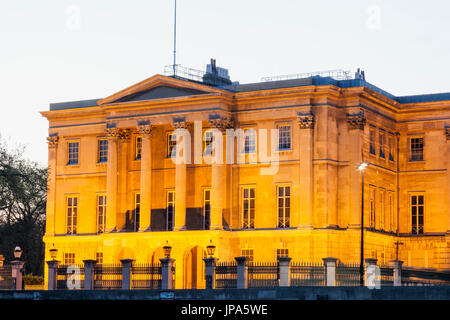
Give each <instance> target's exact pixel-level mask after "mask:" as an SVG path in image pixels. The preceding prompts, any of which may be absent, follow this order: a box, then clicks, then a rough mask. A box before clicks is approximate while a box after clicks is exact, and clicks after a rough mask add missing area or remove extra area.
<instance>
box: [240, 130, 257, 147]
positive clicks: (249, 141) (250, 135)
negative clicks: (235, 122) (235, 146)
mask: <svg viewBox="0 0 450 320" xmlns="http://www.w3.org/2000/svg"><path fill="white" fill-rule="evenodd" d="M255 152H256V130H255V129H254V128H246V129H244V150H243V153H255Z"/></svg>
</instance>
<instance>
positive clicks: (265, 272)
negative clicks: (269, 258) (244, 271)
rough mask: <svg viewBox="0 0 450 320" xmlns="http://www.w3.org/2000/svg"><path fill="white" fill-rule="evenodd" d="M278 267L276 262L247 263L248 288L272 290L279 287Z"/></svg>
mask: <svg viewBox="0 0 450 320" xmlns="http://www.w3.org/2000/svg"><path fill="white" fill-rule="evenodd" d="M279 273H280V271H279V267H278V263H277V262H249V264H248V284H247V286H248V287H249V288H274V287H278V285H279Z"/></svg>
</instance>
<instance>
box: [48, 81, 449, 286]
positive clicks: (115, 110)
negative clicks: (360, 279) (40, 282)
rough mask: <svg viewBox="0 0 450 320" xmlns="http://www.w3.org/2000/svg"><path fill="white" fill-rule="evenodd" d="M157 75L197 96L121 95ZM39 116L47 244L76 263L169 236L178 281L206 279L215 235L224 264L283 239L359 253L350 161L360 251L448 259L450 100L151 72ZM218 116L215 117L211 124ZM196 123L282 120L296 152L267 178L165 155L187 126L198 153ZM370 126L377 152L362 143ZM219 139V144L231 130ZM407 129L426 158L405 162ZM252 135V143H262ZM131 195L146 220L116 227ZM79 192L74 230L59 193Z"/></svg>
mask: <svg viewBox="0 0 450 320" xmlns="http://www.w3.org/2000/svg"><path fill="white" fill-rule="evenodd" d="M161 85H165V86H173V87H177V88H181V89H183V88H190V89H196V90H199V91H203V92H204V93H203V94H199V95H188V96H183V97H176V98H165V99H154V100H146V101H125V102H123V101H122V100H121V101H122V102H117V101H118V100H119V99H120V98H123V97H126V96H127V95H130V94H133V93H136V92H139V91H140V90H150V89H152V88H156V87H158V86H161ZM42 114H43V115H44V116H45V117H47V119H48V120H49V124H50V129H49V181H48V186H49V188H48V203H47V227H46V234H45V236H44V242H45V244H46V248H47V250H46V256H45V258H46V260H50V257H49V253H48V248H50V247H51V246H52V245H53V244H54V246H55V247H56V248H57V249H58V260H60V261H61V262H62V263H64V255H65V254H67V253H73V254H74V255H75V263H77V264H78V263H82V261H83V260H85V259H96V257H98V256H97V254H98V253H102V255H103V263H104V264H108V263H118V262H119V261H120V259H124V258H131V259H134V260H135V261H136V262H137V263H144V262H157V261H159V258H161V257H162V255H163V254H162V246H164V245H165V244H166V243H167V242H168V243H169V244H170V245H171V246H172V247H173V249H172V258H174V259H175V260H176V288H201V287H204V270H203V261H202V259H203V258H204V257H205V255H206V252H205V249H206V246H207V245H208V244H210V242H211V241H212V243H213V244H214V245H215V246H216V247H217V249H216V254H215V255H216V257H217V258H219V261H230V260H233V259H234V257H236V256H240V255H242V254H244V253H245V252H247V253H248V252H251V251H252V252H253V260H254V261H276V255H277V250H278V249H287V250H288V254H289V256H290V257H292V259H293V261H314V262H320V261H321V260H322V258H325V257H336V258H338V259H339V260H340V261H342V262H346V263H347V262H353V263H355V262H359V250H360V223H361V222H360V221H361V220H360V216H361V172H359V171H358V170H357V167H358V165H359V164H360V163H361V162H362V161H365V162H367V163H368V164H369V165H368V167H367V169H366V170H365V181H364V208H365V210H364V214H365V218H364V219H365V220H364V221H365V227H366V228H367V230H366V232H365V257H367V258H369V257H372V258H377V259H378V260H379V262H380V263H383V264H387V263H389V261H390V260H394V259H397V258H398V259H399V260H403V261H404V264H405V265H409V266H416V267H429V268H439V269H442V268H446V269H449V268H450V256H449V255H450V251H449V242H450V239H449V231H448V230H450V227H449V226H450V223H449V221H450V220H449V217H450V214H449V210H450V209H449V193H450V187H449V186H450V178H449V167H450V163H449V155H450V142H449V133H448V129H445V128H446V127H447V126H450V123H449V122H448V120H445V119H449V117H450V101H443V102H436V103H416V104H409V105H401V104H399V103H398V102H395V101H392V100H390V99H389V98H387V97H384V96H382V95H380V94H378V93H375V92H373V91H372V90H370V89H367V88H364V87H361V88H350V89H339V88H336V87H334V86H320V87H314V86H303V87H293V88H282V89H273V90H263V91H252V92H242V93H230V92H227V91H223V90H220V89H216V88H211V87H207V86H204V85H200V84H195V83H190V82H187V81H182V80H178V79H172V78H167V77H164V76H159V75H158V76H154V77H152V78H150V79H147V80H145V81H143V82H142V83H140V85H139V86H137V85H136V86H132V87H130V88H128V89H126V90H123V91H121V92H119V93H116V94H114V95H112V96H110V97H108V98H105V99H102V100H100V101H99V102H98V106H94V107H88V108H77V109H64V110H54V111H46V112H42ZM212 116H213V117H212ZM214 116H219V118H220V120H219V121H212V120H211V119H212V118H214ZM177 119H182V121H181V122H177V121H178V120H177ZM143 121H147V122H145V124H143V123H144V122H143ZM196 122H197V124H198V123H201V124H202V130H203V132H204V131H205V130H207V129H210V128H213V127H216V128H219V129H221V130H224V129H226V128H234V129H238V128H241V129H244V128H255V129H257V132H258V130H259V129H268V130H270V129H276V128H278V126H279V125H289V126H290V127H291V150H287V151H280V152H279V153H278V155H279V164H278V165H279V167H278V170H277V172H276V173H275V174H270V175H262V174H261V168H268V165H267V164H265V163H261V161H259V160H258V162H257V163H243V164H238V163H233V164H224V165H221V166H217V165H216V166H215V165H211V164H208V163H207V161H205V159H203V161H202V162H201V163H196V164H187V165H186V166H183V165H175V164H174V163H173V161H172V159H169V158H167V143H168V140H167V139H168V138H167V137H168V134H169V133H170V132H172V131H173V130H175V129H176V128H180V127H181V128H187V129H188V130H189V131H190V133H191V137H192V141H191V151H192V153H194V145H195V143H196V142H195V141H194V132H195V130H196V129H195V125H194V124H195V123H196ZM371 132H373V141H374V142H373V144H374V149H375V154H371V152H370V144H371V138H370V137H371ZM380 135H383V136H384V138H383V146H382V149H383V151H384V154H385V156H384V158H383V157H381V156H380V152H379V151H380ZM136 137H142V139H143V147H142V148H143V149H142V157H141V160H136V154H135V141H136ZM223 137H224V154H225V151H226V143H225V140H226V139H225V133H224V135H223ZM411 137H423V138H424V160H423V161H410V154H409V153H410V149H409V143H410V139H411ZM259 138H260V137H259V135H258V140H257V141H258V144H257V150H259V149H260V148H262V147H263V146H262V144H261V141H260V139H259ZM99 139H108V148H109V150H108V162H107V163H98V158H97V157H98V140H99ZM268 140H269V141H268V142H267V143H268V145H270V138H269V139H268ZM73 141H76V142H79V162H78V164H77V165H68V164H67V162H68V143H69V142H73ZM236 148H237V147H236V146H235V147H234V152H235V154H237V149H236ZM269 149H270V148H269ZM389 152H390V153H391V154H392V159H389ZM224 157H225V155H224ZM246 157H247V160H248V155H246ZM281 185H283V186H290V187H291V197H290V226H289V228H277V223H278V216H277V211H278V207H277V206H278V205H277V203H278V199H277V186H281ZM245 187H254V188H255V219H254V229H247V230H244V229H242V226H243V221H242V220H243V217H242V210H243V200H242V189H243V188H245ZM205 189H211V206H212V212H211V225H212V226H211V230H198V229H200V228H199V219H201V215H202V212H203V211H202V208H203V195H204V190H205ZM168 191H175V192H176V208H175V221H174V229H175V231H163V230H162V229H163V221H162V219H163V218H164V216H165V214H166V200H167V198H166V197H167V192H168ZM135 193H141V226H140V229H139V231H137V232H130V231H127V230H124V227H125V224H126V214H127V212H132V211H133V210H134V200H135ZM382 194H383V195H384V201H383V200H382V199H381V197H382ZM411 194H423V195H424V199H425V200H424V201H425V207H424V234H422V235H414V234H412V229H411V208H410V205H411V204H410V201H411ZM74 195H75V196H77V197H78V216H77V232H76V234H73V235H68V234H67V200H66V199H67V197H68V196H74ZM98 195H106V196H107V216H106V232H104V233H98V232H97V231H98V230H97V205H96V201H97V196H98ZM372 205H373V208H374V211H375V221H374V222H373V225H371V224H370V211H371V206H372ZM150 212H151V214H150ZM194 229H197V230H194ZM396 243H398V244H397V245H396ZM397 248H398V249H397ZM244 251H245V252H244Z"/></svg>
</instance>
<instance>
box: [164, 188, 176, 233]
mask: <svg viewBox="0 0 450 320" xmlns="http://www.w3.org/2000/svg"><path fill="white" fill-rule="evenodd" d="M166 208H167V209H166V210H167V217H166V230H167V231H173V222H174V215H175V191H167V202H166Z"/></svg>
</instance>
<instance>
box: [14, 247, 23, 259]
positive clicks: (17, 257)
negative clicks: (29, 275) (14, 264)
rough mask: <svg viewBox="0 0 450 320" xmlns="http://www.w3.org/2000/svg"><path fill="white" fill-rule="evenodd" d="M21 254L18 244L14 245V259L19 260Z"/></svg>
mask: <svg viewBox="0 0 450 320" xmlns="http://www.w3.org/2000/svg"><path fill="white" fill-rule="evenodd" d="M21 256H22V249H20V247H19V246H17V247H15V249H14V258H16V260H19V259H20V257H21Z"/></svg>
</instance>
